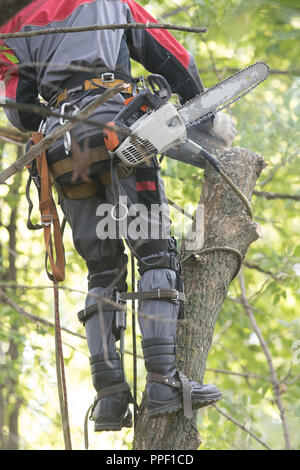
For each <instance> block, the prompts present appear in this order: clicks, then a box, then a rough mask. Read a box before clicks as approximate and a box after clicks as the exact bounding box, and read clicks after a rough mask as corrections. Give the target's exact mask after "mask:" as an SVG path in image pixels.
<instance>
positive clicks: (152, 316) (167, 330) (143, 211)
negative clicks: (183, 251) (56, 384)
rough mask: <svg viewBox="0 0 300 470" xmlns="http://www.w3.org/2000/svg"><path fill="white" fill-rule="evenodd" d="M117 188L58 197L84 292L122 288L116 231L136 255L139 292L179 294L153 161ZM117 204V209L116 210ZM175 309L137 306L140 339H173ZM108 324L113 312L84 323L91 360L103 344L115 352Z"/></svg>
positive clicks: (158, 303)
mask: <svg viewBox="0 0 300 470" xmlns="http://www.w3.org/2000/svg"><path fill="white" fill-rule="evenodd" d="M117 186H119V187H118V189H116V185H115V184H114V185H112V184H109V185H107V186H106V187H105V196H103V195H102V196H100V195H99V194H97V195H95V196H92V197H90V198H87V199H80V200H72V199H67V198H63V199H62V201H61V206H62V209H63V212H64V214H65V216H66V218H67V220H68V222H69V224H70V226H71V229H72V233H73V241H74V246H75V248H76V250H77V251H78V253H79V254H80V255H81V256H82V257H83V259H84V260H85V261H86V264H87V267H88V271H89V276H88V280H89V293H96V294H102V293H103V292H104V290H105V289H107V288H108V286H112V285H113V286H117V288H118V289H119V291H124V290H126V288H127V286H126V275H127V269H126V265H127V256H126V255H125V253H124V250H125V246H124V243H123V241H122V239H121V237H119V238H117V237H116V230H117V229H118V230H119V232H120V233H121V235H122V236H123V238H125V239H126V237H127V239H128V240H129V242H130V245H131V246H134V250H135V252H136V253H137V254H138V267H139V271H140V273H141V278H140V280H139V282H138V289H139V291H141V292H142V291H148V290H155V289H177V290H181V289H182V284H181V281H180V263H179V260H178V253H177V249H176V242H175V241H174V239H173V237H171V236H170V219H169V208H168V203H167V198H166V195H165V190H164V185H163V181H162V178H161V175H160V169H159V167H158V165H157V163H156V160H153V162H152V163H151V165H150V166H149V165H148V166H146V165H142V166H140V167H138V168H136V169H134V170H133V171H132V172H131V174H130V175H129V176H127V177H125V178H120V179H119V184H118V185H117ZM118 201H119V202H120V204H118V207H116V205H115V203H116V202H118ZM116 218H117V219H119V223H118V224H116V221H115V219H116ZM116 226H117V229H116ZM124 234H125V237H124ZM145 263H146V264H145ZM164 266H165V267H164ZM166 266H167V267H166ZM180 284H181V287H180ZM113 291H114V288H111V289H110V290H109V292H106V296H108V297H109V296H110V297H112V295H113ZM95 303H96V300H95V298H93V297H91V296H89V295H88V296H87V298H86V304H85V307H89V306H91V305H93V304H95ZM179 307H180V306H179V303H172V302H169V301H166V300H144V301H142V302H139V308H138V310H139V315H138V318H139V325H140V329H141V333H142V336H143V338H144V339H145V338H153V337H168V336H173V337H174V338H175V337H176V327H177V318H178V313H179ZM113 319H114V312H113V311H104V312H103V313H102V318H101V319H100V318H99V316H98V315H97V314H96V315H94V316H92V317H91V318H89V319H88V320H87V321H86V323H85V327H86V335H87V341H88V347H89V351H90V354H91V356H92V355H95V354H101V353H103V352H104V351H103V346H104V344H105V343H106V345H107V347H108V351H112V350H114V349H115V338H114V336H113V334H112V331H113ZM104 338H105V343H104Z"/></svg>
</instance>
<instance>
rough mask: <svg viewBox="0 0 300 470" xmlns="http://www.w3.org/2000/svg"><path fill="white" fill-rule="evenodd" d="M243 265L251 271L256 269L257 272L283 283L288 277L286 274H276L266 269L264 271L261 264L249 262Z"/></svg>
mask: <svg viewBox="0 0 300 470" xmlns="http://www.w3.org/2000/svg"><path fill="white" fill-rule="evenodd" d="M243 265H244V266H246V267H247V268H249V269H255V270H256V271H259V272H260V273H262V274H266V275H268V276H271V277H272V278H273V279H275V280H276V281H283V280H284V279H285V278H286V277H288V274H285V273H280V274H275V273H273V272H272V271H267V270H266V269H263V268H262V267H261V266H260V265H259V264H256V263H250V262H249V261H244V262H243Z"/></svg>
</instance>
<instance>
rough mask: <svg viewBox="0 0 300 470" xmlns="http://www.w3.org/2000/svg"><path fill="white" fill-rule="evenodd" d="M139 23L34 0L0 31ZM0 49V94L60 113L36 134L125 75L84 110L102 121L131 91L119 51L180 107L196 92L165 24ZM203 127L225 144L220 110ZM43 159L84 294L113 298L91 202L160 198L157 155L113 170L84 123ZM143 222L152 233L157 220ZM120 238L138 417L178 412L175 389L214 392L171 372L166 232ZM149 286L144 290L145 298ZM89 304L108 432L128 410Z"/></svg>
mask: <svg viewBox="0 0 300 470" xmlns="http://www.w3.org/2000/svg"><path fill="white" fill-rule="evenodd" d="M147 21H149V22H155V20H154V19H153V18H152V17H151V16H150V15H149V14H148V13H147V12H146V11H145V10H144V9H143V8H142V7H141V6H139V5H138V4H137V3H136V2H134V1H133V0H115V1H112V0H35V1H33V2H32V3H30V4H29V6H28V7H26V8H24V9H23V10H22V11H20V12H19V13H18V14H17V15H16V16H15V17H14V18H12V19H11V20H10V21H9V22H8V23H7V24H6V25H4V26H3V27H2V28H1V32H16V31H39V30H40V29H45V28H56V27H59V28H64V27H70V26H73V27H75V26H89V25H94V24H99V25H100V24H112V23H115V24H119V23H121V24H123V23H135V22H136V23H146V22H147ZM0 47H1V50H0V52H1V54H0V60H1V62H0V65H1V69H0V70H1V79H2V80H4V81H5V84H6V92H5V96H6V102H8V103H10V102H13V103H20V104H24V103H25V104H28V103H30V104H36V105H38V106H44V105H45V103H46V104H47V105H48V107H49V108H50V109H55V110H56V111H58V110H60V112H61V116H62V119H61V120H59V119H57V118H55V117H49V118H48V119H47V121H46V122H45V123H44V126H43V133H44V135H46V134H49V133H50V132H52V131H54V130H55V129H57V128H58V127H59V126H60V125H61V124H62V123H63V122H64V118H65V114H67V113H71V114H72V113H76V112H78V110H80V109H82V108H83V107H84V106H86V105H87V104H88V103H90V102H91V101H92V100H94V99H95V98H94V97H95V95H98V94H100V93H103V92H104V91H105V89H107V88H109V87H112V86H115V84H117V83H119V81H124V82H127V83H129V84H130V85H131V86H130V87H129V88H128V89H127V90H126V92H124V93H120V94H119V95H117V96H116V97H114V98H112V99H110V100H109V101H107V102H106V103H105V104H104V105H102V106H101V107H100V108H99V109H97V111H95V112H94V113H93V115H92V116H91V118H92V119H94V120H98V121H99V122H102V123H103V122H108V121H112V120H113V118H114V117H115V116H116V115H117V114H118V112H119V111H120V110H121V109H123V106H124V100H125V99H127V98H128V97H130V96H131V93H132V92H133V90H132V85H134V82H133V80H132V77H131V67H130V59H134V60H136V61H138V62H139V63H141V64H142V65H143V66H144V67H145V68H146V69H147V70H148V71H150V72H152V73H155V74H160V75H162V76H163V77H164V78H165V79H166V80H167V81H168V83H169V85H170V87H171V90H172V92H173V93H176V94H177V95H178V96H179V99H180V101H181V103H184V102H185V101H187V100H189V99H191V98H193V97H194V96H195V95H197V94H198V93H199V92H201V91H203V89H204V88H203V85H202V82H201V80H200V77H199V75H198V72H197V68H196V64H195V61H194V58H193V57H192V55H191V54H190V53H189V52H187V51H186V50H185V49H184V47H183V46H181V45H180V44H179V43H178V42H177V41H176V40H175V39H174V37H173V36H172V35H171V34H170V33H169V32H167V31H166V30H159V29H157V30H154V29H152V30H151V29H148V30H138V29H130V30H129V29H128V30H122V29H116V30H105V31H94V32H84V33H75V34H74V33H72V34H63V33H61V34H52V35H46V36H35V37H28V38H18V39H9V40H6V41H5V42H4V41H2V43H1V45H0ZM20 66H22V67H20ZM74 66H81V67H82V69H81V71H75V69H74ZM83 67H85V69H84V68H83ZM77 70H78V69H77ZM40 98H42V99H43V104H41V102H40ZM6 113H7V116H8V119H9V120H10V122H11V123H12V124H13V125H14V126H15V127H17V128H18V129H20V130H22V131H25V130H26V131H27V130H37V129H39V127H40V124H41V118H40V117H39V116H38V115H36V114H33V113H31V112H30V111H28V110H27V109H26V110H24V109H23V110H22V109H20V110H16V109H9V108H8V109H6ZM218 126H219V127H220V129H218ZM210 127H211V130H212V132H217V135H219V136H221V137H222V138H223V139H224V140H225V142H227V144H230V142H231V139H232V138H233V136H234V127H233V125H232V123H231V121H230V120H229V119H228V118H226V117H224V116H223V118H222V119H221V126H220V118H218V120H217V119H215V120H214V122H213V123H210ZM87 153H88V157H89V162H90V167H89V171H88V174H84V172H83V173H82V172H79V177H77V178H76V180H75V181H74V177H73V178H72V174H73V176H74V173H73V171H74V165H75V163H74V162H75V161H77V164H78V160H80V158H81V159H83V158H86V155H87ZM47 158H48V163H49V167H50V171H51V173H52V176H53V178H54V179H55V181H56V185H57V187H58V190H59V194H60V202H61V207H62V209H63V211H64V214H65V216H66V218H67V220H68V222H69V224H70V226H71V228H72V233H73V239H74V245H75V247H76V249H77V251H78V253H79V254H80V255H81V256H82V257H83V258H84V260H85V262H86V265H87V268H88V281H89V294H105V296H106V297H108V298H111V299H113V300H117V299H118V297H117V293H118V292H122V291H125V290H126V287H127V286H126V275H127V271H126V264H127V257H126V255H125V253H124V244H123V241H122V240H121V238H120V237H119V238H118V237H110V238H105V237H103V236H102V235H103V234H102V233H100V234H99V230H97V226H98V223H99V210H100V212H101V206H102V205H103V204H105V203H111V204H112V207H113V209H114V210H115V211H116V209H117V206H118V200H117V198H116V194H117V195H119V196H120V195H122V196H123V197H126V209H127V210H128V209H129V210H130V208H132V207H133V206H134V205H137V204H139V205H143V206H144V207H146V208H147V209H150V210H151V207H152V206H153V205H162V204H165V205H167V199H166V195H165V191H164V186H163V182H162V179H161V176H160V168H159V165H158V162H157V159H156V157H153V158H152V159H151V162H150V164H149V163H148V164H142V165H139V166H138V167H136V168H135V169H134V170H133V171H131V172H126V171H125V170H126V169H124V167H122V166H120V165H119V166H118V168H116V166H115V164H114V163H112V162H111V159H110V157H109V154H108V153H107V151H106V149H105V147H104V141H103V134H102V132H100V131H99V129H95V127H93V126H91V125H88V124H84V125H80V126H76V127H75V128H74V129H73V131H72V133H71V134H67V135H66V136H65V139H64V140H63V139H60V140H58V141H57V142H55V143H54V144H53V146H52V147H51V148H50V149H49V150H48V152H47ZM75 166H76V165H75ZM111 169H112V170H113V172H111ZM116 173H117V174H118V177H117V183H116V182H115V181H112V174H116ZM118 178H119V179H118ZM116 187H117V189H116ZM116 190H117V193H116ZM99 208H100V209H99ZM119 209H120V207H119ZM113 214H114V215H115V217H113ZM116 214H117V212H111V217H113V218H115V219H117V218H118V217H117V216H116ZM102 215H103V214H102ZM120 220H121V217H120ZM146 222H147V221H146ZM128 223H129V221H128ZM155 223H156V225H157V226H158V228H159V229H162V222H161V220H160V219H157V220H156V221H155ZM125 239H126V237H125ZM126 241H127V243H128V246H129V247H130V248H131V249H132V250H133V251H134V253H135V254H136V256H137V258H138V265H139V273H140V275H141V279H140V281H139V292H141V293H145V296H144V299H142V300H141V301H140V304H139V311H140V312H141V314H140V316H139V323H140V329H141V333H142V337H143V340H142V347H143V353H144V358H145V366H146V369H147V371H148V376H147V385H146V405H147V410H148V413H149V415H150V416H158V415H160V414H164V413H172V412H175V411H177V410H178V409H181V408H182V407H183V391H184V390H186V388H187V389H188V390H190V391H191V393H190V398H191V400H192V407H193V409H196V408H200V407H202V406H206V405H208V404H211V403H213V402H214V401H217V400H219V399H220V398H221V393H220V392H219V390H218V389H217V388H216V387H215V386H214V385H203V386H200V385H199V384H197V383H196V382H191V381H190V382H187V381H186V380H185V379H184V378H182V376H181V375H179V373H178V371H177V368H176V364H175V340H176V325H177V319H178V317H179V315H180V312H182V300H183V286H182V280H181V272H180V262H179V258H178V252H177V248H176V242H175V240H174V238H173V237H171V236H170V235H168V236H167V237H161V238H159V239H154V238H153V237H152V238H151V235H149V236H147V237H145V236H141V237H140V239H139V240H136V239H133V238H132V237H131V238H130V236H128V238H127V239H126ZM159 289H160V290H161V291H163V290H170V289H172V290H175V291H177V299H179V300H177V299H175V298H171V297H170V298H168V297H165V298H163V299H161V298H159V294H158V292H160V291H159ZM149 291H151V292H152V293H153V296H152V297H154V298H149ZM147 293H148V294H147ZM155 295H156V297H155ZM150 297H151V295H150ZM96 302H97V301H96V300H95V297H93V296H92V295H88V297H87V299H86V305H85V309H84V310H83V311H82V312H80V315H79V316H80V320H81V321H82V322H83V323H84V325H85V328H86V335H87V341H88V347H89V351H90V355H91V357H90V364H91V371H92V379H93V384H94V387H95V389H96V391H97V394H98V395H97V396H98V399H97V402H96V406H95V407H94V410H93V419H94V421H95V431H103V430H119V429H121V428H122V427H123V426H131V416H130V411H129V408H128V403H129V402H130V393H129V387H128V385H127V384H126V383H125V379H124V371H123V370H122V367H121V362H120V357H119V354H118V353H117V352H116V346H115V343H116V339H117V337H118V332H117V331H116V322H115V319H116V312H114V311H113V307H111V305H109V304H104V305H103V312H102V314H101V315H100V317H99V312H98V306H97V303H96ZM184 380H185V382H184ZM188 390H187V392H185V393H187V395H188V394H189V392H188Z"/></svg>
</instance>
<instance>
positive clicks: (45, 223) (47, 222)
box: [41, 214, 53, 227]
mask: <svg viewBox="0 0 300 470" xmlns="http://www.w3.org/2000/svg"><path fill="white" fill-rule="evenodd" d="M45 219H48V220H45ZM41 224H42V225H43V227H49V225H51V224H53V215H52V214H45V215H41Z"/></svg>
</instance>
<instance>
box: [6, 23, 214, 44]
mask: <svg viewBox="0 0 300 470" xmlns="http://www.w3.org/2000/svg"><path fill="white" fill-rule="evenodd" d="M116 29H124V30H131V29H170V30H175V31H184V32H187V33H206V32H207V28H189V27H186V26H180V25H174V24H160V23H149V22H147V23H119V24H104V25H92V26H79V27H75V28H51V29H40V30H39V31H26V32H22V33H2V34H0V40H1V39H4V40H5V39H13V38H32V37H36V36H48V35H50V34H61V33H64V34H66V33H85V32H88V31H104V30H112V31H114V30H116Z"/></svg>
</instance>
